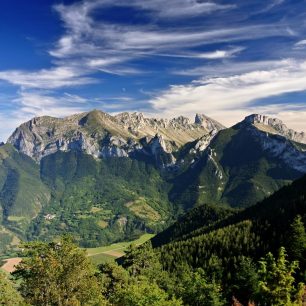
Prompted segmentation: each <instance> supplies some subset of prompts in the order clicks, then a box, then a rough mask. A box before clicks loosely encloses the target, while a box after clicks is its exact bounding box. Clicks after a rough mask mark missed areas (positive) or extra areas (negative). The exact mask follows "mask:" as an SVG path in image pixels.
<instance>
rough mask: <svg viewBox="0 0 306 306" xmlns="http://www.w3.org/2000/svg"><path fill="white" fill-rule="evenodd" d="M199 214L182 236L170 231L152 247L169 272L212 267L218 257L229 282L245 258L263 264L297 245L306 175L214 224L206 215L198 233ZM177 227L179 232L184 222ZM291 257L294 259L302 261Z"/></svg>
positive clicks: (305, 208) (305, 213)
mask: <svg viewBox="0 0 306 306" xmlns="http://www.w3.org/2000/svg"><path fill="white" fill-rule="evenodd" d="M198 209H199V208H195V209H194V210H195V211H194V213H192V211H190V212H189V213H188V215H187V216H186V217H185V219H184V223H183V227H184V230H183V231H182V232H181V235H177V234H176V233H175V232H174V231H171V230H169V229H168V230H166V231H165V232H164V233H161V234H159V235H157V236H156V237H154V238H153V240H152V243H153V245H155V246H156V247H158V251H159V252H160V253H161V257H162V258H163V264H164V266H165V267H166V268H167V269H173V268H175V267H177V266H180V265H181V264H183V263H185V264H187V265H189V266H192V267H204V268H205V267H206V268H208V267H209V266H210V265H211V260H212V258H214V259H215V260H217V262H220V264H221V266H222V268H223V269H224V270H223V278H225V279H227V282H230V279H231V277H232V276H233V274H234V272H235V269H237V264H238V263H239V262H240V261H241V259H242V258H243V257H251V258H252V259H254V260H258V259H259V258H260V257H262V256H264V255H265V254H266V253H267V252H269V251H272V252H273V253H275V252H276V251H277V250H278V249H279V248H280V247H281V246H285V247H286V248H287V249H288V250H290V249H291V243H294V242H293V241H294V240H293V237H291V234H290V233H291V230H292V229H291V225H292V224H293V221H294V219H295V218H296V217H297V216H298V215H299V216H301V220H302V221H303V222H304V225H305V222H306V176H304V177H303V178H301V179H299V180H297V181H295V182H294V183H293V184H292V185H289V186H286V187H283V188H282V189H281V190H279V191H278V192H276V193H275V194H273V195H272V196H270V197H269V198H267V199H265V200H263V201H262V202H260V203H258V204H256V205H254V206H252V207H250V208H247V209H245V210H243V211H241V212H238V213H236V214H231V215H229V216H227V217H225V218H223V219H222V218H219V219H216V221H215V222H214V223H212V222H207V220H206V215H204V216H203V221H202V222H203V223H202V227H198V226H197V227H196V228H195V227H194V223H195V224H199V219H200V216H199V214H198V213H197V212H198ZM202 210H203V211H206V210H207V208H206V209H205V207H203V209H202ZM172 228H180V221H178V222H177V223H175V224H174V225H173V226H172ZM188 228H189V231H188V230H187V229H188ZM166 235H168V236H166ZM165 236H166V237H165ZM169 241H170V242H169ZM304 247H305V250H304V251H306V245H305V246H304ZM304 251H303V252H304ZM289 255H291V259H297V258H294V256H293V257H292V254H290V253H289ZM304 255H305V254H304ZM304 255H302V257H301V258H298V259H299V260H300V267H301V271H304V270H305V269H306V262H305V256H304Z"/></svg>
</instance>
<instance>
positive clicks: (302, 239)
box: [288, 215, 306, 263]
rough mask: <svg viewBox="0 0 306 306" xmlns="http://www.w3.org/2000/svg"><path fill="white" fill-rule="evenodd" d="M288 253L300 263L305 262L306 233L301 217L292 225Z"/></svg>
mask: <svg viewBox="0 0 306 306" xmlns="http://www.w3.org/2000/svg"><path fill="white" fill-rule="evenodd" d="M288 237H289V243H288V253H289V255H290V256H291V257H292V258H293V259H295V260H298V261H299V262H300V263H303V262H304V261H305V255H306V232H305V227H304V223H303V221H302V218H301V216H299V215H298V216H297V217H296V218H295V219H294V221H293V223H292V224H291V228H290V233H289V235H288Z"/></svg>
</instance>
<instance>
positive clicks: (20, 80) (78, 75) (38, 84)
mask: <svg viewBox="0 0 306 306" xmlns="http://www.w3.org/2000/svg"><path fill="white" fill-rule="evenodd" d="M84 73H85V72H84V71H80V70H79V69H76V68H73V67H65V66H59V67H56V68H51V69H42V70H39V71H35V72H28V71H19V70H9V71H0V80H4V81H7V82H9V83H11V84H13V85H19V86H22V87H24V88H41V89H51V88H60V87H67V86H76V85H84V84H89V83H94V82H95V80H94V79H92V78H89V77H85V76H84ZM82 74H83V75H82Z"/></svg>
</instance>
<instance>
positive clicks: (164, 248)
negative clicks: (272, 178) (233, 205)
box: [0, 177, 306, 306]
mask: <svg viewBox="0 0 306 306" xmlns="http://www.w3.org/2000/svg"><path fill="white" fill-rule="evenodd" d="M305 196H306V177H303V178H302V179H300V180H297V181H296V182H294V183H293V184H292V185H290V186H286V187H283V188H282V189H281V190H280V191H278V192H276V193H275V194H274V195H272V196H270V197H269V198H267V199H265V200H263V201H262V202H260V203H258V204H257V205H255V206H253V207H250V208H247V209H245V210H240V211H237V210H232V209H228V208H221V207H213V206H212V205H203V206H199V207H196V208H194V209H193V210H191V211H190V212H189V213H188V214H186V215H185V216H183V217H182V218H181V220H179V221H178V222H176V223H174V224H173V225H172V226H171V227H170V228H168V229H167V230H165V231H164V232H162V233H160V234H159V235H157V236H155V237H154V238H153V239H152V241H150V242H148V243H145V244H143V245H142V246H140V247H137V246H133V245H131V246H130V248H129V249H128V250H127V251H126V254H125V256H124V257H122V258H120V259H119V260H118V263H116V264H115V263H108V264H102V265H99V266H97V267H95V266H93V265H92V264H91V263H90V261H89V260H88V259H87V258H86V255H85V251H83V250H80V249H79V248H78V247H77V246H76V245H75V244H74V243H73V242H72V238H69V237H63V238H61V240H60V241H58V242H52V243H46V242H45V243H44V242H32V243H26V244H24V245H23V256H24V260H23V261H22V263H21V264H20V265H19V266H18V268H17V270H16V272H14V273H13V275H12V276H11V277H10V279H9V278H8V277H7V276H4V275H1V278H2V280H1V286H0V288H1V289H0V292H4V295H1V297H2V300H3V301H5V302H3V301H1V302H2V303H7V304H4V305H26V304H28V305H156V306H157V305H160V306H162V305H248V303H249V305H267V306H268V305H286V306H287V305H288V306H289V305H302V303H303V302H302V301H303V299H305V290H304V283H305V270H306V262H305V258H306V257H305V255H306V233H305V216H306V197H305ZM16 290H17V291H16ZM12 295H13V296H14V295H16V296H18V300H16V301H18V302H16V303H15V304H14V303H11V302H10V297H11V296H12ZM5 298H6V300H4V299H5Z"/></svg>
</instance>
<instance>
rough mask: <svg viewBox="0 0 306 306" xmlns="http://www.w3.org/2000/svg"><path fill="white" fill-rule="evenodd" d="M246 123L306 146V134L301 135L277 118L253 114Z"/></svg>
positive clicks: (247, 118)
mask: <svg viewBox="0 0 306 306" xmlns="http://www.w3.org/2000/svg"><path fill="white" fill-rule="evenodd" d="M244 122H245V123H248V124H253V125H254V126H256V127H257V128H258V129H260V130H262V131H265V132H268V133H271V134H278V135H281V136H284V137H286V138H288V139H290V140H293V141H296V142H300V143H305V144H306V134H305V133H304V132H301V133H299V132H296V131H294V130H292V129H289V128H288V127H287V126H286V125H285V124H284V123H283V122H282V121H281V120H279V119H277V118H271V117H268V116H264V115H258V114H253V115H250V116H248V117H246V118H245V120H244Z"/></svg>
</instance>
